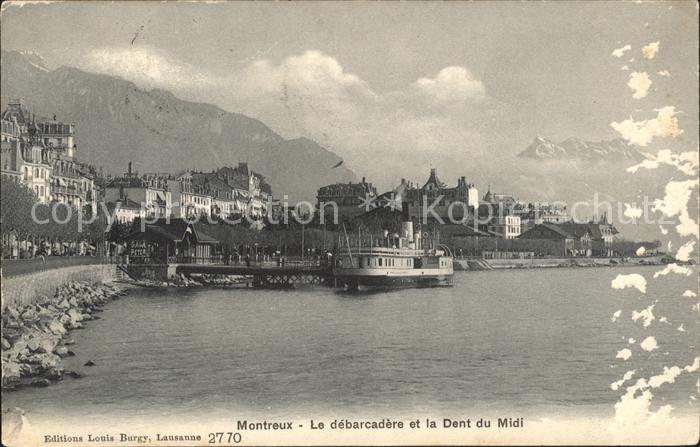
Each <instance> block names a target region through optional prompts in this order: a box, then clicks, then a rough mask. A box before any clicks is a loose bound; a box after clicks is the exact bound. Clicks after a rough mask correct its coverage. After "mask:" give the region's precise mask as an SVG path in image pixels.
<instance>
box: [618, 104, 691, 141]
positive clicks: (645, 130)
mask: <svg viewBox="0 0 700 447" xmlns="http://www.w3.org/2000/svg"><path fill="white" fill-rule="evenodd" d="M654 111H655V112H657V115H656V118H652V119H649V120H643V121H634V119H632V118H631V117H630V119H627V120H625V121H622V122H619V123H618V122H612V123H610V126H611V127H612V128H613V129H615V130H616V131H617V132H618V133H619V134H620V135H622V138H624V139H625V140H627V141H628V142H630V143H631V144H636V145H637V146H647V145H648V144H649V143H651V141H652V140H653V139H654V137H673V138H676V137H677V136H679V135H681V134H682V133H683V130H682V129H680V128H679V127H678V118H676V113H677V112H676V108H675V107H673V106H666V107H662V108H660V109H655V110H654Z"/></svg>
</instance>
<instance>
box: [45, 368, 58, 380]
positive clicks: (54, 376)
mask: <svg viewBox="0 0 700 447" xmlns="http://www.w3.org/2000/svg"><path fill="white" fill-rule="evenodd" d="M44 377H45V378H47V379H49V380H61V379H62V378H63V368H60V367H59V368H50V369H48V370H46V371H45V372H44Z"/></svg>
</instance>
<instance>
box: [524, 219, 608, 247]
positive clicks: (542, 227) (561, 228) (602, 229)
mask: <svg viewBox="0 0 700 447" xmlns="http://www.w3.org/2000/svg"><path fill="white" fill-rule="evenodd" d="M618 233H619V232H618V230H617V228H615V226H614V225H613V224H612V223H608V221H607V216H603V219H602V220H601V221H599V220H598V219H597V218H593V219H591V220H590V221H589V222H583V223H580V222H574V221H573V220H571V221H568V222H564V223H548V222H547V223H542V224H537V225H535V226H534V227H533V228H531V229H530V230H528V231H526V232H524V233H523V234H522V235H521V236H520V238H521V239H540V240H555V241H562V242H563V244H564V247H565V250H564V253H562V254H563V255H565V256H614V252H613V242H614V240H615V235H616V234H618Z"/></svg>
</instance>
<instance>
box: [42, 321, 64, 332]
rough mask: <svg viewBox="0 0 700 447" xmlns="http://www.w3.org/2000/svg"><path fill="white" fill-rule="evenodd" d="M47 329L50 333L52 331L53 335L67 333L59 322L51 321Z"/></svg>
mask: <svg viewBox="0 0 700 447" xmlns="http://www.w3.org/2000/svg"><path fill="white" fill-rule="evenodd" d="M47 328H48V330H49V331H51V333H53V334H56V335H64V334H65V333H66V328H65V327H64V326H63V325H62V324H61V322H60V321H59V320H55V319H54V320H51V321H50V322H49V324H48V325H47Z"/></svg>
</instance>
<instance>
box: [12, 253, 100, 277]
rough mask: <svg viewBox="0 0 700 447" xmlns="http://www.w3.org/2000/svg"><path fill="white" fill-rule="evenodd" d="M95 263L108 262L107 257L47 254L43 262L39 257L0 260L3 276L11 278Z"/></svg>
mask: <svg viewBox="0 0 700 447" xmlns="http://www.w3.org/2000/svg"><path fill="white" fill-rule="evenodd" d="M95 264H109V258H104V257H100V256H47V257H46V262H43V261H42V260H41V259H40V258H32V259H12V260H10V259H3V260H2V261H0V267H2V277H3V278H11V277H13V276H19V275H26V274H29V273H35V272H40V271H43V270H54V269H59V268H63V267H73V266H78V265H95Z"/></svg>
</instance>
